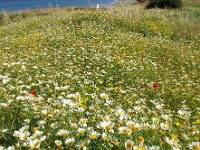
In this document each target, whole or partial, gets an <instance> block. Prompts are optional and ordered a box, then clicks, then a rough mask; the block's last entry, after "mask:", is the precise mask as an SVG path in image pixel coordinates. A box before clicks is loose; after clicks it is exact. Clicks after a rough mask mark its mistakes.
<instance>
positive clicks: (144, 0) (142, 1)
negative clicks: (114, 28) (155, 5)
mask: <svg viewBox="0 0 200 150" xmlns="http://www.w3.org/2000/svg"><path fill="white" fill-rule="evenodd" d="M137 1H138V2H140V3H145V2H146V1H147V0H137Z"/></svg>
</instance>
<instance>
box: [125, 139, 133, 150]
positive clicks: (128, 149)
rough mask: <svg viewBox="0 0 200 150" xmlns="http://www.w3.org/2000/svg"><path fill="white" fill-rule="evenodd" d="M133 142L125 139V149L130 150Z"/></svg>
mask: <svg viewBox="0 0 200 150" xmlns="http://www.w3.org/2000/svg"><path fill="white" fill-rule="evenodd" d="M133 144H134V142H133V141H131V140H127V141H126V142H125V148H126V149H127V150H131V149H132V148H133Z"/></svg>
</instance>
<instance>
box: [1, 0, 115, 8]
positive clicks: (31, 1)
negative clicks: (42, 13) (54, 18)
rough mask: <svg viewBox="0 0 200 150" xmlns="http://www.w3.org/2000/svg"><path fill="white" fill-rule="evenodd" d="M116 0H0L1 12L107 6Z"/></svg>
mask: <svg viewBox="0 0 200 150" xmlns="http://www.w3.org/2000/svg"><path fill="white" fill-rule="evenodd" d="M114 1H115V0H0V11H17V10H25V9H39V8H48V7H65V6H82V7H84V6H89V7H95V6H105V5H108V4H112V3H114Z"/></svg>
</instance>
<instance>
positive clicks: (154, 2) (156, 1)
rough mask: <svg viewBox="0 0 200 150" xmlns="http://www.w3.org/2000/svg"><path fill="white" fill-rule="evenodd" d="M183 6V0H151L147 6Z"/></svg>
mask: <svg viewBox="0 0 200 150" xmlns="http://www.w3.org/2000/svg"><path fill="white" fill-rule="evenodd" d="M181 6H182V1H181V0H150V1H149V2H148V4H147V6H146V8H148V9H149V8H155V7H158V8H162V9H164V8H180V7H181Z"/></svg>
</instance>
